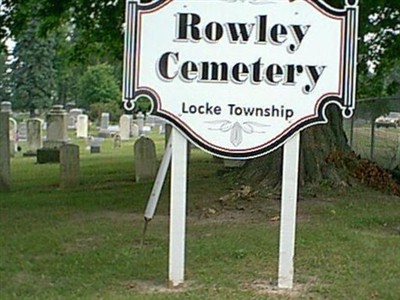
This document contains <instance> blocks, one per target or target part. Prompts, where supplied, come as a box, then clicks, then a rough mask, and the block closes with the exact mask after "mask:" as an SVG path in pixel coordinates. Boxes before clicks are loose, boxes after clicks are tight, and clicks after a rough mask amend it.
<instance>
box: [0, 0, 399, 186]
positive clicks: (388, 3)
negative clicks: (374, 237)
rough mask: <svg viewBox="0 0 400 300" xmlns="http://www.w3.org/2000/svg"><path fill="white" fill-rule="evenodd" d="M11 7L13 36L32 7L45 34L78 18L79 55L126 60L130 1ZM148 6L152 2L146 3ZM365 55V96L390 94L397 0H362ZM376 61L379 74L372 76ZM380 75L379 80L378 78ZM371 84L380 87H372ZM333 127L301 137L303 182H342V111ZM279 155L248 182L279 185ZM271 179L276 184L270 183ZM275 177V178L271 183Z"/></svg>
mask: <svg viewBox="0 0 400 300" xmlns="http://www.w3.org/2000/svg"><path fill="white" fill-rule="evenodd" d="M4 2H5V3H6V6H7V7H12V9H10V11H9V12H7V14H6V16H5V17H4V18H3V19H4V21H5V22H6V23H7V26H8V27H9V28H10V29H11V31H12V32H18V30H21V28H23V27H24V24H26V22H25V20H26V16H27V15H28V14H29V11H30V8H32V6H37V7H38V8H39V10H38V16H40V17H41V20H42V29H43V32H46V31H47V30H48V29H49V28H54V27H57V26H58V25H60V24H64V23H65V22H66V21H67V20H73V25H74V26H75V27H76V28H78V29H79V30H80V36H79V37H77V40H79V43H77V45H79V46H78V47H77V48H78V49H79V51H82V52H85V51H84V49H85V48H88V49H92V48H91V47H87V46H90V45H101V47H102V49H104V53H106V54H105V55H107V54H108V55H109V56H110V57H114V58H116V59H117V60H121V56H122V53H123V51H122V40H123V39H122V30H121V29H122V23H123V18H124V5H125V1H108V0H99V1H96V3H95V4H93V3H94V2H91V1H85V0H66V1H57V2H56V1H52V0H4ZM142 2H149V1H142ZM326 2H328V3H329V4H331V5H332V6H335V7H342V6H343V5H344V3H345V1H344V0H326ZM360 11H361V16H360V39H359V41H360V47H359V49H360V51H359V54H360V55H359V65H358V66H359V74H360V75H361V76H360V78H362V81H360V82H359V84H362V85H360V88H359V92H360V94H361V93H365V90H364V87H369V88H370V90H369V91H368V94H373V93H375V94H379V95H381V94H382V93H389V92H391V90H390V89H386V88H384V87H385V86H386V85H385V81H384V80H383V81H381V82H382V84H381V83H379V81H377V80H376V79H377V78H378V79H382V76H385V75H387V74H388V73H389V72H390V71H389V70H390V69H391V66H392V61H393V59H394V58H397V56H398V49H399V48H400V41H399V39H400V35H399V29H400V28H399V24H400V19H399V18H400V13H399V12H400V1H398V0H360ZM371 62H372V63H373V65H374V73H372V74H370V70H371ZM375 76H376V77H375ZM371 80H372V82H375V83H378V84H375V85H374V86H375V88H373V89H371V87H372V86H371V84H370V83H371ZM327 116H328V117H329V119H330V123H329V124H328V125H324V126H315V127H312V128H309V129H307V130H305V131H304V132H303V133H302V141H303V142H302V152H301V157H302V166H301V174H302V182H315V181H319V180H321V179H327V180H329V181H332V182H340V181H341V180H340V178H341V174H339V173H338V172H337V171H336V170H334V169H333V168H331V167H330V166H329V165H328V164H327V163H326V160H325V158H326V157H327V155H329V153H331V152H332V151H335V150H340V151H347V150H349V148H348V146H347V143H346V137H345V134H344V132H343V130H342V120H341V116H340V114H339V111H338V110H337V109H335V108H333V107H330V108H329V109H328V112H327ZM280 156H281V155H280V151H276V152H274V153H272V154H271V155H268V156H266V157H262V158H259V159H256V160H253V161H250V162H249V163H248V167H246V168H245V176H246V178H247V179H248V180H253V181H257V182H268V181H276V178H278V176H276V175H277V174H279V173H280V171H279V170H280ZM270 179H271V180H270ZM272 179H273V180H272Z"/></svg>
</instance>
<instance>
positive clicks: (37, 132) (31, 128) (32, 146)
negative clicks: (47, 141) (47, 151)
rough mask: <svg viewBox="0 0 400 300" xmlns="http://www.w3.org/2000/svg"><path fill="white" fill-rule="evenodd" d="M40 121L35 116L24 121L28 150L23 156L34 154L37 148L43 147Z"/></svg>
mask: <svg viewBox="0 0 400 300" xmlns="http://www.w3.org/2000/svg"><path fill="white" fill-rule="evenodd" d="M42 123H43V121H42V120H40V119H37V118H33V119H28V120H27V121H26V130H27V142H28V150H27V152H26V153H24V156H36V153H37V150H38V149H40V148H42V147H43V140H42Z"/></svg>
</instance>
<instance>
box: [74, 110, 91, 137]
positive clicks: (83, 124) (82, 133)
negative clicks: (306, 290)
mask: <svg viewBox="0 0 400 300" xmlns="http://www.w3.org/2000/svg"><path fill="white" fill-rule="evenodd" d="M88 128H89V117H88V116H87V115H84V114H81V115H78V117H77V122H76V137H77V138H84V139H86V138H87V137H88Z"/></svg>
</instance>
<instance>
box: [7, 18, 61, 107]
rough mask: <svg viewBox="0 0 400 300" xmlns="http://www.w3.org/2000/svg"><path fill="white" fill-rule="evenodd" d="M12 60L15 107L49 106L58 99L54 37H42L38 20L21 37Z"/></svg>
mask: <svg viewBox="0 0 400 300" xmlns="http://www.w3.org/2000/svg"><path fill="white" fill-rule="evenodd" d="M12 54H13V57H14V60H13V61H12V63H11V64H10V69H11V73H10V89H11V101H12V102H13V107H15V108H17V109H28V110H29V111H30V112H31V114H32V115H33V113H34V111H35V109H42V108H46V107H49V106H50V105H51V104H52V102H53V99H54V88H55V81H54V77H55V70H54V65H53V60H54V57H55V43H54V38H47V39H40V38H38V36H37V26H36V22H35V21H33V20H32V21H31V22H30V26H29V27H28V28H27V29H26V31H24V32H23V33H22V34H21V36H20V37H18V39H17V41H16V44H15V48H14V50H13V52H12Z"/></svg>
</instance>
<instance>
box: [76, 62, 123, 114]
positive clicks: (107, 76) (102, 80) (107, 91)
mask: <svg viewBox="0 0 400 300" xmlns="http://www.w3.org/2000/svg"><path fill="white" fill-rule="evenodd" d="M78 87H79V97H80V98H79V99H78V105H80V106H81V107H83V108H86V109H88V108H89V107H90V106H91V105H92V104H94V103H119V102H120V101H121V92H120V89H119V86H118V84H117V81H116V79H115V77H114V74H113V68H112V67H111V66H109V65H106V64H100V65H96V66H90V67H88V69H87V71H86V72H85V73H84V74H83V75H82V77H81V78H80V80H79V86H78Z"/></svg>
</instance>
